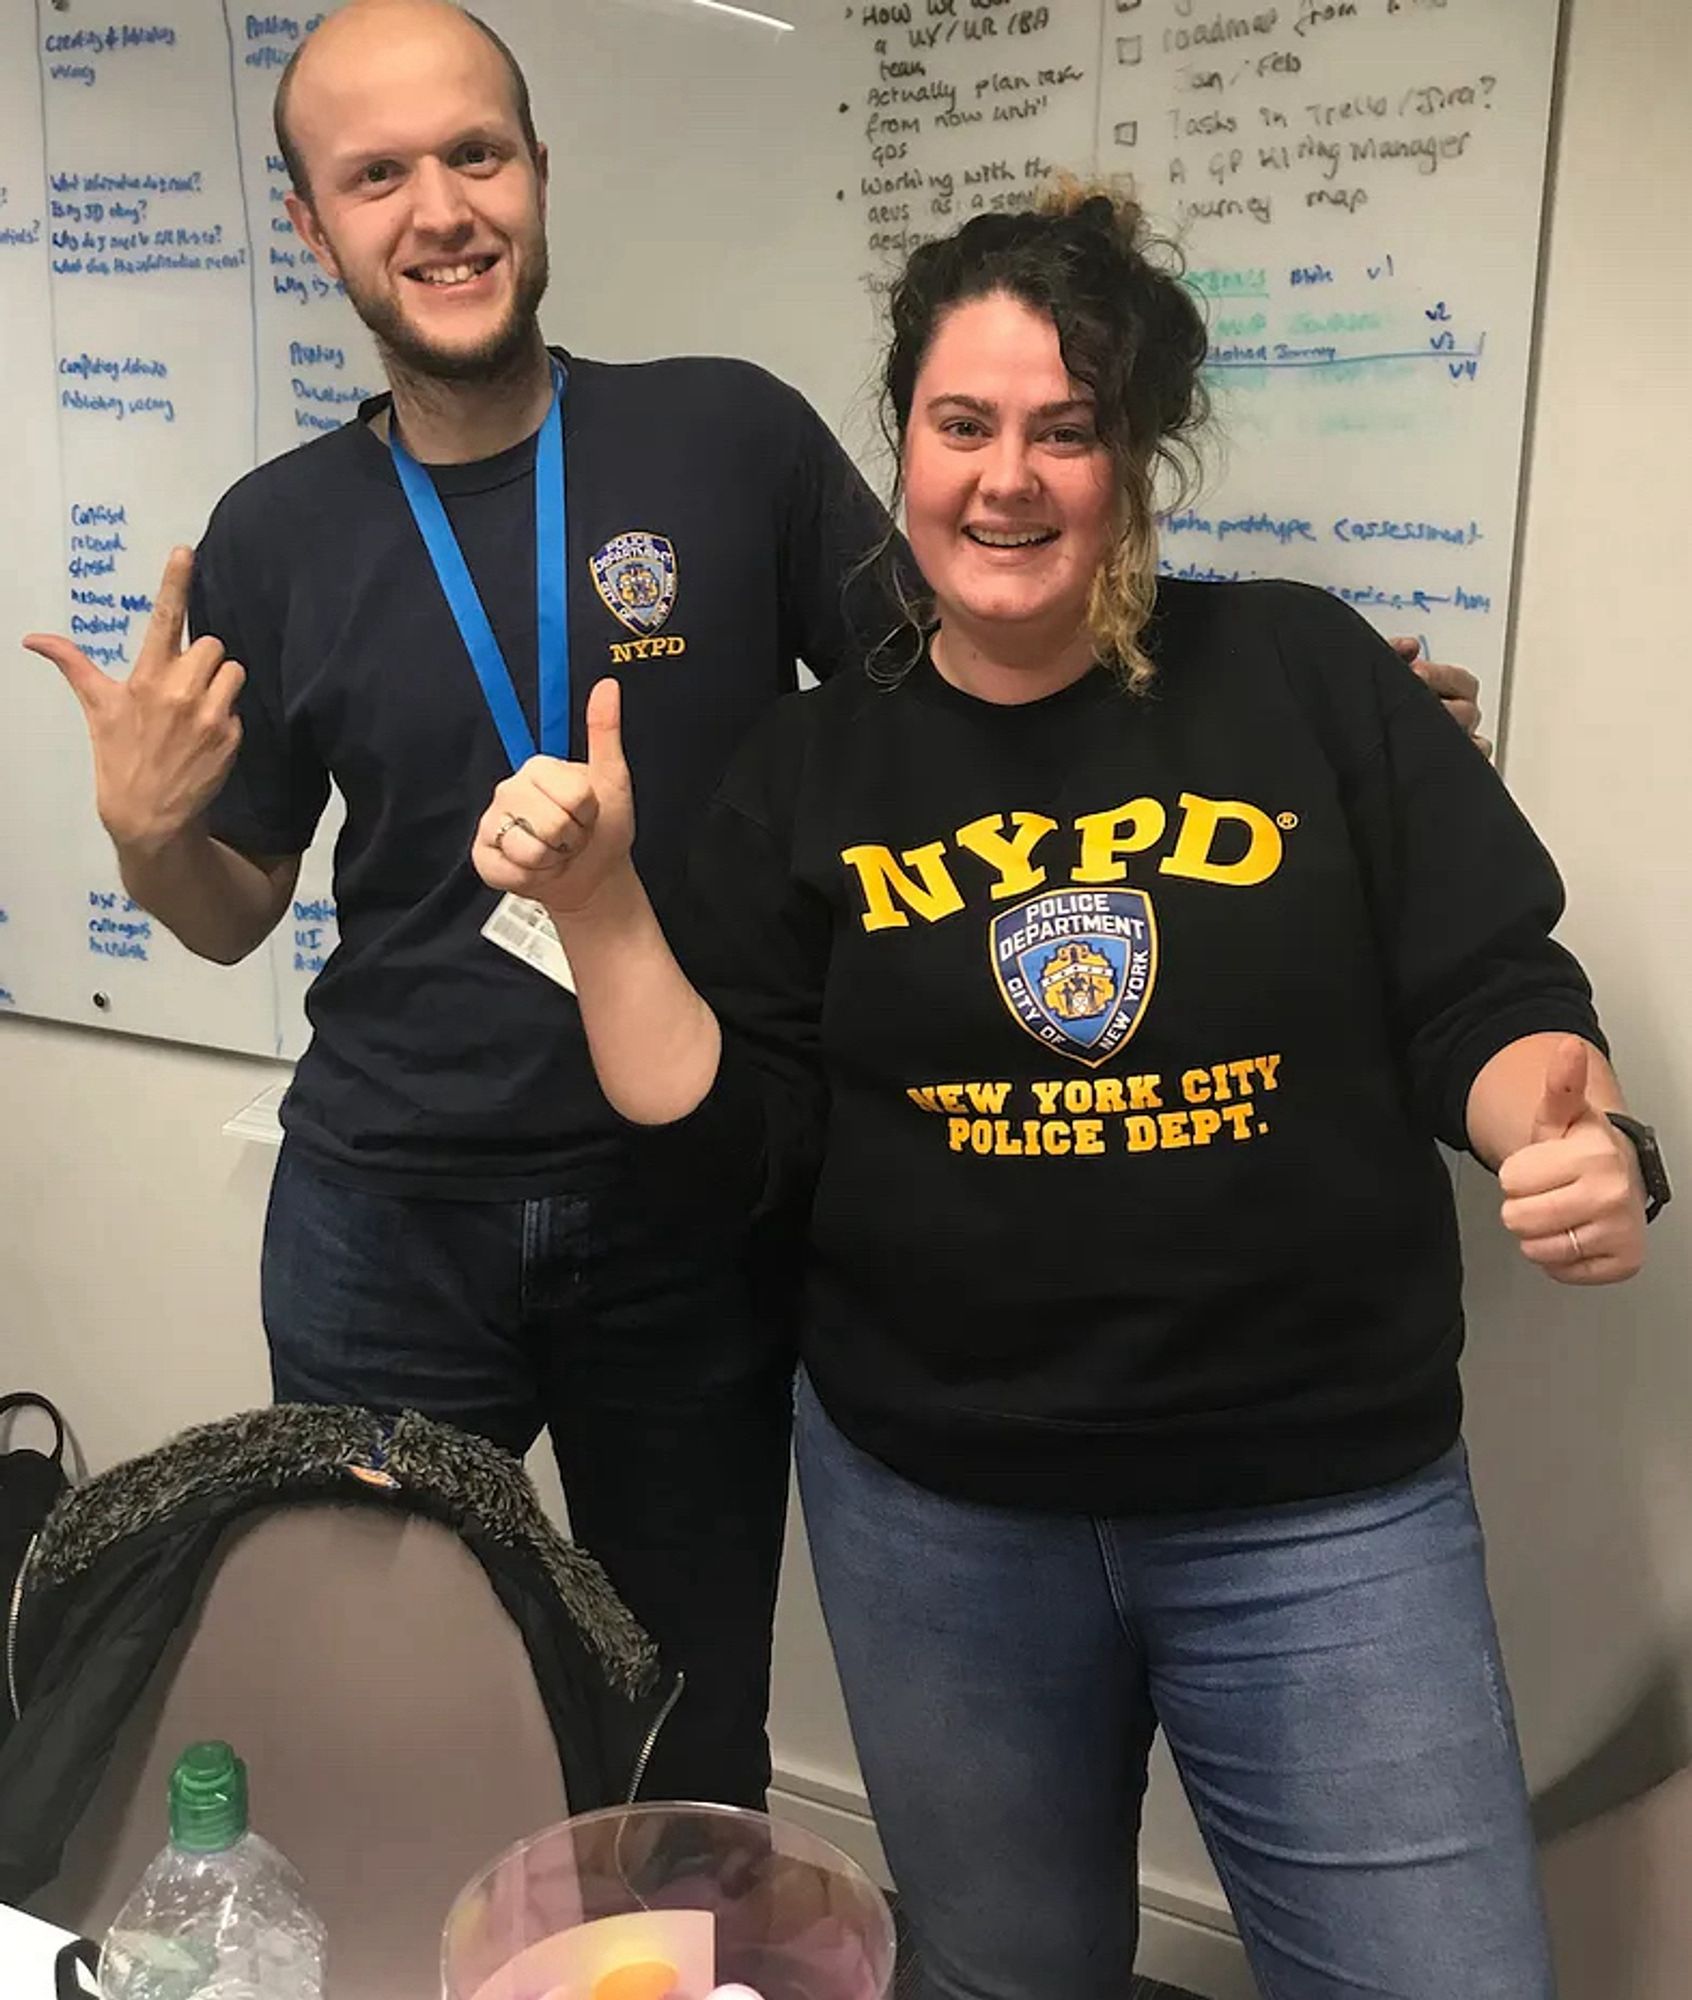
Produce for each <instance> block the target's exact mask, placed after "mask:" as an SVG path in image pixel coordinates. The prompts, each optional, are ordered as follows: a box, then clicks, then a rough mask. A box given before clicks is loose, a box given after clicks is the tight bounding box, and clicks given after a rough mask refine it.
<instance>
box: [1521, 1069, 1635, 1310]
mask: <svg viewBox="0 0 1692 2000" xmlns="http://www.w3.org/2000/svg"><path fill="white" fill-rule="evenodd" d="M1590 1060H1591V1050H1590V1048H1589V1046H1588V1044H1587V1043H1585V1042H1583V1041H1582V1040H1581V1039H1580V1038H1579V1036H1577V1035H1560V1036H1557V1037H1555V1038H1554V1039H1553V1040H1551V1041H1550V1042H1549V1044H1548V1052H1547V1055H1546V1059H1545V1079H1544V1083H1543V1085H1542V1087H1541V1090H1540V1096H1539V1103H1538V1106H1537V1108H1536V1109H1535V1111H1534V1114H1533V1123H1532V1127H1531V1130H1530V1133H1529V1137H1528V1142H1527V1144H1526V1145H1525V1146H1522V1147H1520V1148H1518V1149H1517V1151H1515V1152H1514V1153H1512V1154H1511V1155H1510V1156H1509V1158H1508V1159H1506V1160H1505V1161H1504V1163H1503V1165H1502V1166H1501V1167H1500V1168H1499V1170H1498V1184H1499V1186H1500V1187H1501V1188H1502V1189H1503V1191H1504V1197H1505V1198H1504V1207H1503V1219H1504V1227H1505V1228H1506V1229H1508V1230H1509V1231H1510V1233H1511V1234H1512V1235H1513V1236H1514V1237H1515V1238H1516V1241H1517V1243H1518V1245H1519V1246H1520V1249H1521V1253H1522V1255H1523V1256H1524V1257H1525V1258H1527V1260H1528V1262H1529V1263H1530V1264H1537V1265H1539V1267H1540V1268H1541V1269H1542V1270H1543V1271H1545V1272H1546V1274H1547V1275H1548V1276H1550V1277H1553V1278H1555V1279H1556V1280H1557V1281H1558V1282H1559V1283H1560V1284H1565V1285H1609V1284H1614V1283H1616V1282H1617V1281H1618V1280H1619V1279H1622V1278H1631V1277H1632V1276H1633V1274H1634V1273H1635V1272H1636V1271H1637V1270H1638V1269H1639V1268H1640V1266H1641V1265H1642V1264H1643V1263H1644V1261H1645V1203H1644V1196H1643V1193H1642V1191H1641V1187H1640V1183H1639V1168H1638V1163H1637V1161H1636V1160H1635V1159H1634V1156H1633V1148H1632V1146H1631V1145H1630V1144H1629V1142H1628V1141H1627V1140H1626V1139H1625V1138H1624V1137H1623V1136H1622V1134H1621V1133H1620V1132H1618V1131H1617V1130H1616V1128H1615V1127H1614V1126H1613V1125H1612V1124H1611V1123H1610V1121H1609V1120H1608V1119H1607V1118H1606V1117H1605V1116H1604V1114H1603V1112H1602V1111H1601V1110H1600V1109H1599V1108H1598V1107H1597V1106H1596V1105H1594V1104H1593V1103H1592V1101H1591V1099H1590V1097H1589V1096H1588V1095H1587V1088H1588V1082H1589V1074H1588V1072H1589V1066H1590Z"/></svg>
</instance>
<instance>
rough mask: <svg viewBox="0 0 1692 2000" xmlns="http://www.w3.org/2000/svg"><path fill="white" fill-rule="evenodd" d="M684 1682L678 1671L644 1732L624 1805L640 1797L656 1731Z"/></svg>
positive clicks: (671, 1708)
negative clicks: (648, 1727)
mask: <svg viewBox="0 0 1692 2000" xmlns="http://www.w3.org/2000/svg"><path fill="white" fill-rule="evenodd" d="M686 1684H687V1675H686V1674H684V1673H678V1674H677V1675H676V1679H675V1685H674V1686H673V1687H672V1688H671V1689H670V1692H669V1693H668V1694H667V1695H666V1696H665V1698H664V1706H663V1707H662V1708H661V1709H659V1711H658V1713H657V1714H656V1715H655V1716H654V1717H653V1718H652V1727H651V1728H650V1729H649V1730H648V1731H647V1732H646V1741H645V1742H644V1743H643V1744H642V1745H641V1746H640V1755H639V1756H638V1757H637V1758H636V1759H635V1767H634V1776H633V1777H632V1778H631V1779H630V1780H629V1789H628V1796H627V1797H626V1798H625V1799H624V1801H623V1803H624V1804H625V1805H631V1806H632V1805H633V1804H634V1802H635V1801H636V1799H638V1798H639V1797H640V1788H641V1786H642V1785H643V1784H644V1783H645V1782H646V1767H647V1765H648V1764H650V1763H651V1762H652V1753H653V1751H654V1750H656V1749H657V1747H658V1732H659V1731H660V1730H661V1729H662V1728H663V1727H664V1724H665V1723H666V1722H668V1721H669V1719H670V1715H671V1712H672V1711H673V1710H674V1708H675V1705H676V1703H677V1702H678V1701H680V1700H681V1696H682V1689H683V1688H684V1687H685V1686H686Z"/></svg>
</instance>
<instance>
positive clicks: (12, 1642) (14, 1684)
mask: <svg viewBox="0 0 1692 2000" xmlns="http://www.w3.org/2000/svg"><path fill="white" fill-rule="evenodd" d="M40 1539H41V1532H40V1530H39V1529H37V1530H36V1532H35V1533H34V1534H33V1535H31V1536H30V1538H29V1547H28V1548H27V1549H25V1550H24V1552H23V1561H22V1562H21V1563H19V1564H18V1574H17V1577H16V1579H15V1580H14V1582H13V1584H12V1602H11V1605H10V1606H9V1608H8V1610H7V1612H6V1698H7V1700H8V1701H9V1702H10V1703H11V1705H12V1719H13V1721H18V1720H21V1718H22V1716H23V1702H22V1700H21V1699H20V1697H19V1695H18V1629H19V1627H20V1626H21V1625H22V1623H23V1600H24V1578H25V1577H27V1576H28V1575H29V1565H30V1559H31V1557H32V1556H33V1555H34V1554H35V1545H36V1543H37V1542H39V1541H40ZM662 1720H663V1717H662V1716H660V1717H659V1721H662Z"/></svg>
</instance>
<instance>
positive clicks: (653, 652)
mask: <svg viewBox="0 0 1692 2000" xmlns="http://www.w3.org/2000/svg"><path fill="white" fill-rule="evenodd" d="M686 651H687V641H686V640H685V639H684V638H683V637H682V635H681V634H680V633H679V632H660V633H659V634H658V636H657V637H656V638H653V639H613V640H612V641H611V664H612V665H613V666H614V667H626V666H627V665H628V664H629V662H630V661H631V660H656V659H660V658H667V659H674V658H675V656H676V655H677V654H678V653H685V652H686Z"/></svg>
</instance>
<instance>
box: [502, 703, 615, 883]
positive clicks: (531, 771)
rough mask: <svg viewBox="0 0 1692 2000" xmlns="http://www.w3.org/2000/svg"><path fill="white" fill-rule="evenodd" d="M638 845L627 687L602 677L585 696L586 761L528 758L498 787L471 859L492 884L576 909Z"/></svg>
mask: <svg viewBox="0 0 1692 2000" xmlns="http://www.w3.org/2000/svg"><path fill="white" fill-rule="evenodd" d="M633 845H634V787H633V785H632V784H631V783H630V781H629V767H628V765H627V763H625V762H624V759H623V727H622V689H621V688H619V687H618V685H617V683H616V682H615V681H612V680H604V681H601V682H600V683H599V685H598V686H597V687H596V688H595V689H594V690H593V692H592V694H590V695H589V696H588V706H587V762H586V763H585V764H575V763H567V762H566V761H565V760H564V759H563V758H561V757H531V758H530V759H529V761H528V762H527V763H526V764H525V765H524V766H523V767H522V769H521V770H519V771H515V772H513V773H512V775H511V776H510V777H509V778H507V779H505V780H504V781H503V783H501V784H499V785H497V786H496V787H495V788H494V795H493V802H492V803H491V804H490V805H489V807H488V809H487V811H486V812H485V813H483V815H482V817H481V821H480V823H479V825H478V826H477V828H476V838H475V841H474V843H473V845H472V847H471V850H470V858H471V860H472V861H473V862H474V864H475V868H476V872H477V874H478V875H480V876H481V878H482V880H483V881H484V882H485V883H486V884H487V885H488V887H489V888H490V889H500V890H506V891H509V892H510V893H511V894H512V895H516V896H528V897H531V898H533V900H534V901H535V902H537V903H543V904H544V905H545V906H546V908H547V909H548V910H551V911H553V912H555V913H559V914H574V913H575V912H577V911H580V910H583V909H585V908H586V907H587V906H588V904H589V903H591V902H592V901H593V899H594V897H595V896H596V895H597V894H598V893H599V891H600V890H601V889H603V888H604V886H605V884H606V882H607V881H608V880H609V879H611V878H612V877H613V876H614V875H616V874H617V873H618V872H619V871H620V870H621V869H622V868H624V867H625V866H626V864H627V862H628V858H629V850H630V848H631V847H632V846H633Z"/></svg>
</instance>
